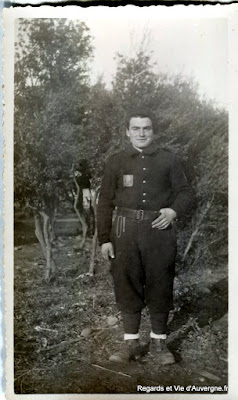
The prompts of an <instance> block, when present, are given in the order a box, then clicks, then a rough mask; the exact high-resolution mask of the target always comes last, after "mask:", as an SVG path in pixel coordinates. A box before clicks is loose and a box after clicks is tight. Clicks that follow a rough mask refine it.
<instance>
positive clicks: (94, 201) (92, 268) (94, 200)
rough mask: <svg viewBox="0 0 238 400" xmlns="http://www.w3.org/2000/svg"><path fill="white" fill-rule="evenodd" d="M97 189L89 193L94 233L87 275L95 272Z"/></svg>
mask: <svg viewBox="0 0 238 400" xmlns="http://www.w3.org/2000/svg"><path fill="white" fill-rule="evenodd" d="M99 189H100V187H97V189H96V190H95V193H93V194H91V199H92V207H93V211H94V226H95V228H94V235H93V241H92V249H91V258H90V265H89V271H88V272H89V275H94V273H95V254H96V248H97V237H98V231H97V200H98V196H99Z"/></svg>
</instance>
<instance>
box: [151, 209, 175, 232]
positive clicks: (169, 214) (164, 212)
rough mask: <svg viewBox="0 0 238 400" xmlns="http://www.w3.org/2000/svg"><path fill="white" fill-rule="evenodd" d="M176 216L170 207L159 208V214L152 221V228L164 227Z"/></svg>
mask: <svg viewBox="0 0 238 400" xmlns="http://www.w3.org/2000/svg"><path fill="white" fill-rule="evenodd" d="M176 216H177V214H176V212H175V211H174V210H172V208H161V210H160V216H159V217H158V218H156V219H155V220H154V221H153V222H152V228H157V229H166V228H167V227H168V226H169V225H170V224H171V222H172V221H173V220H174V218H176Z"/></svg>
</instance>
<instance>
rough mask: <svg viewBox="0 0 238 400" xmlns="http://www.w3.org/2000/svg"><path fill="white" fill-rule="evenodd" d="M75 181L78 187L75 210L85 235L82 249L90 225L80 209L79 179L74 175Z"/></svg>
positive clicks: (81, 246)
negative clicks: (78, 205)
mask: <svg viewBox="0 0 238 400" xmlns="http://www.w3.org/2000/svg"><path fill="white" fill-rule="evenodd" d="M74 182H75V185H76V189H77V190H76V195H75V196H74V210H75V212H76V214H77V217H78V219H79V222H80V223H81V225H82V230H83V237H82V241H81V243H80V248H81V249H82V248H83V246H84V243H85V240H86V235H87V231H88V225H87V223H86V220H85V218H84V216H83V215H82V214H81V213H80V211H79V209H78V207H77V204H78V201H79V194H80V187H79V185H78V183H77V180H76V179H75V176H74Z"/></svg>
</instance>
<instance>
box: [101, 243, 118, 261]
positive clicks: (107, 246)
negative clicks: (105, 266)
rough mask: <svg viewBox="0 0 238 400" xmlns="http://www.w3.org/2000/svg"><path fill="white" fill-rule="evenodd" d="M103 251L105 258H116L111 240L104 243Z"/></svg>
mask: <svg viewBox="0 0 238 400" xmlns="http://www.w3.org/2000/svg"><path fill="white" fill-rule="evenodd" d="M101 251H102V256H103V258H104V260H106V261H108V260H110V258H115V254H114V249H113V245H112V243H111V242H108V243H103V244H102V247H101Z"/></svg>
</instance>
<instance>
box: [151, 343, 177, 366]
mask: <svg viewBox="0 0 238 400" xmlns="http://www.w3.org/2000/svg"><path fill="white" fill-rule="evenodd" d="M150 358H153V359H154V360H155V361H156V363H158V364H160V365H168V364H174V363H175V359H174V356H173V354H172V353H171V351H169V349H168V347H167V345H166V343H165V340H164V339H151V341H150Z"/></svg>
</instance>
